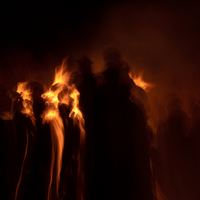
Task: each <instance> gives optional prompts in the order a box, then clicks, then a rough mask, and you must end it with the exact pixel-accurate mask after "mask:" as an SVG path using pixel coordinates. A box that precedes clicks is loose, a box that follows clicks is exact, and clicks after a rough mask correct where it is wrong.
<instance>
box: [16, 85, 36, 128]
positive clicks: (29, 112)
mask: <svg viewBox="0 0 200 200" xmlns="http://www.w3.org/2000/svg"><path fill="white" fill-rule="evenodd" d="M27 85H28V82H19V83H18V84H17V90H16V92H17V93H19V94H20V96H21V98H22V105H23V110H22V111H21V112H22V113H23V114H25V115H26V116H28V117H30V119H31V121H32V122H33V124H35V116H34V112H33V99H32V91H31V90H30V88H28V86H27Z"/></svg>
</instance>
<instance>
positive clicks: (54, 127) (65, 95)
mask: <svg viewBox="0 0 200 200" xmlns="http://www.w3.org/2000/svg"><path fill="white" fill-rule="evenodd" d="M69 80H70V74H69V73H67V72H66V70H65V66H64V65H62V66H61V67H60V68H59V67H57V68H56V69H55V79H54V82H53V84H52V86H51V87H50V89H49V90H48V91H47V92H46V93H44V94H42V98H43V99H44V100H45V102H46V104H47V107H46V110H45V111H44V113H43V115H42V118H43V123H45V122H47V123H50V127H51V138H52V160H51V174H50V183H49V189H48V199H50V192H51V190H52V189H53V188H51V186H52V181H53V171H54V170H53V168H54V162H55V161H56V162H57V164H56V168H57V170H56V171H57V172H56V179H57V180H56V195H57V198H59V196H58V189H59V182H60V172H61V167H62V154H63V149H64V125H63V121H62V118H61V117H60V112H59V108H58V107H59V104H61V103H62V104H66V105H71V104H72V105H71V106H72V109H71V112H70V114H69V117H71V118H72V119H73V120H74V122H75V123H77V124H78V126H79V128H80V132H81V136H80V137H81V138H80V149H79V150H78V155H77V163H78V172H77V179H78V180H77V182H78V184H77V189H78V195H77V196H78V199H83V194H82V193H83V192H82V190H81V188H82V185H83V172H82V170H81V169H82V167H83V166H82V163H83V156H82V155H81V156H80V151H81V150H82V149H83V148H84V146H85V143H84V138H85V130H84V123H85V121H84V118H83V115H82V113H81V111H80V110H79V108H78V105H79V95H80V93H79V92H78V90H77V89H76V86H75V85H69ZM55 152H56V155H55ZM81 159H82V160H81Z"/></svg>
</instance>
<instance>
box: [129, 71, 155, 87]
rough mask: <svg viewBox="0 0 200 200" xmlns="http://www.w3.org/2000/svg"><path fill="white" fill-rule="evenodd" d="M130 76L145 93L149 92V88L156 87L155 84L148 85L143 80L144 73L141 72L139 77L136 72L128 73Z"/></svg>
mask: <svg viewBox="0 0 200 200" xmlns="http://www.w3.org/2000/svg"><path fill="white" fill-rule="evenodd" d="M133 74H134V75H133ZM128 75H129V77H130V78H131V79H132V80H133V81H134V83H135V84H136V85H137V86H138V87H141V88H142V89H143V90H145V91H147V90H148V89H149V88H152V87H155V85H154V84H153V83H147V82H145V81H144V80H143V72H140V73H139V74H138V75H136V74H135V73H134V71H131V72H130V73H128Z"/></svg>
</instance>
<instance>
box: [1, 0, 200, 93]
mask: <svg viewBox="0 0 200 200" xmlns="http://www.w3.org/2000/svg"><path fill="white" fill-rule="evenodd" d="M0 9H1V12H0V15H1V16H0V25H1V31H0V69H1V71H0V72H1V73H0V79H1V83H4V84H5V85H7V87H8V88H9V89H12V88H13V87H14V86H15V85H16V84H17V82H19V81H27V80H30V79H35V80H36V81H39V82H42V83H43V84H47V85H50V83H51V82H52V79H53V76H54V68H55V67H56V66H58V65H60V64H61V62H62V60H63V58H64V57H66V56H70V57H72V58H73V60H75V61H76V60H77V59H79V58H80V57H81V56H82V55H84V54H86V55H87V56H88V57H89V58H90V59H91V60H92V61H93V70H94V72H98V71H101V70H102V69H103V66H104V63H103V58H102V54H103V52H104V50H105V48H107V47H109V46H113V47H116V48H118V49H119V50H120V51H121V53H122V56H123V57H124V59H126V60H127V61H128V63H129V64H130V66H131V68H133V69H135V70H136V71H144V79H145V80H147V81H150V82H154V83H156V85H157V86H158V87H157V88H156V89H155V93H156V94H158V93H159V92H160V91H163V90H167V89H173V90H175V91H177V92H179V93H180V95H182V93H184V91H183V90H186V91H188V93H189V94H187V96H188V95H190V96H191V95H194V96H195V95H196V96H197V97H199V96H200V94H198V92H196V89H195V90H194V87H197V86H198V85H200V82H199V78H200V68H199V64H200V59H199V55H200V48H199V46H200V39H199V35H200V23H199V22H200V13H199V2H198V1H179V0H178V1H145V0H143V1H139V0H136V1H122V0H118V1H116V0H102V1H65V2H53V3H50V2H46V3H45V2H37V1H34V2H26V3H22V2H14V3H13V2H8V1H6V2H4V3H1V6H0ZM5 77H6V78H5ZM185 83H186V84H185ZM184 95H185V94H184Z"/></svg>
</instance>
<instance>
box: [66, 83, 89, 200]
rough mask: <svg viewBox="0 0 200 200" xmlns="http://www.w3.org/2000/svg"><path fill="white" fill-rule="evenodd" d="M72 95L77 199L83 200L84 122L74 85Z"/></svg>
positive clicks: (77, 92)
mask: <svg viewBox="0 0 200 200" xmlns="http://www.w3.org/2000/svg"><path fill="white" fill-rule="evenodd" d="M71 89H72V93H71V94H70V97H71V98H72V99H73V103H72V106H73V108H72V111H71V112H70V114H69V116H70V117H71V118H72V119H73V120H74V122H75V123H76V124H78V126H79V129H80V146H79V150H78V155H77V161H78V172H77V179H78V180H77V199H78V200H83V196H84V194H83V193H84V188H83V187H84V172H83V163H84V149H85V134H86V133H85V129H84V126H85V120H84V118H83V114H82V112H81V111H80V109H79V107H78V105H79V96H80V93H79V91H78V90H77V89H76V87H75V85H72V87H71Z"/></svg>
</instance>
